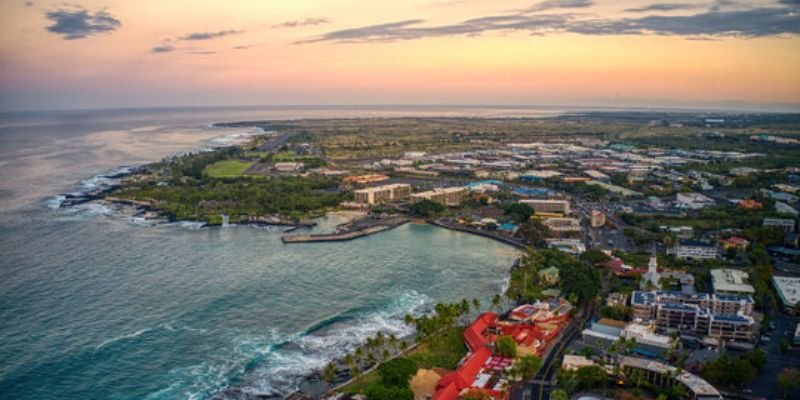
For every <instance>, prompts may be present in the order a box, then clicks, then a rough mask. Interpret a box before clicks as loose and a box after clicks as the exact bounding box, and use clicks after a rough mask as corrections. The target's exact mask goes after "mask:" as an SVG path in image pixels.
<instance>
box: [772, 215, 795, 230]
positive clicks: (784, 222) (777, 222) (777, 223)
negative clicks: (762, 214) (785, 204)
mask: <svg viewBox="0 0 800 400" xmlns="http://www.w3.org/2000/svg"><path fill="white" fill-rule="evenodd" d="M794 225H795V221H794V220H793V219H789V218H764V226H774V227H778V228H780V229H783V231H784V232H794Z"/></svg>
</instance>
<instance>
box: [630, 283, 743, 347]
mask: <svg viewBox="0 0 800 400" xmlns="http://www.w3.org/2000/svg"><path fill="white" fill-rule="evenodd" d="M631 307H632V309H633V316H634V318H640V319H642V320H643V321H654V322H655V327H656V328H657V329H658V330H659V331H661V332H681V333H691V334H697V335H702V336H707V337H711V338H715V339H720V340H730V341H739V342H751V341H753V339H754V337H755V332H756V330H757V329H756V328H757V326H756V322H755V320H754V319H753V317H752V315H753V299H752V297H750V296H745V295H732V294H712V295H709V294H692V295H686V294H683V293H679V292H662V291H651V292H640V291H635V292H633V293H632V295H631Z"/></svg>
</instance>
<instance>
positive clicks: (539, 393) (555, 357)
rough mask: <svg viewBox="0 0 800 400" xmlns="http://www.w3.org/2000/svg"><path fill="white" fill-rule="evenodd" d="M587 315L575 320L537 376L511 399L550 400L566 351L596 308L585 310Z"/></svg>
mask: <svg viewBox="0 0 800 400" xmlns="http://www.w3.org/2000/svg"><path fill="white" fill-rule="evenodd" d="M584 311H585V312H586V313H585V315H583V316H582V317H581V318H580V319H574V320H572V321H571V322H570V324H569V326H567V329H565V330H564V331H563V332H562V333H561V335H560V336H559V340H558V342H556V343H555V345H554V346H553V348H552V349H550V352H549V353H547V356H546V357H545V359H544V361H543V362H542V367H541V368H539V372H537V373H536V375H535V376H534V377H533V378H531V379H528V380H526V381H525V382H523V383H522V384H520V385H517V386H515V387H514V388H513V389H512V393H511V398H512V399H513V400H549V399H550V392H551V391H552V390H553V389H555V388H556V387H555V384H554V383H553V381H554V380H555V375H556V373H557V372H558V368H559V367H560V366H561V359H562V358H563V356H564V349H566V348H567V346H568V345H569V344H570V343H572V341H573V340H575V338H576V337H578V335H579V334H580V332H581V330H582V329H583V325H584V324H585V323H586V321H587V320H588V319H589V318H590V317H591V315H592V314H593V313H594V306H591V307H589V308H588V309H586V310H584Z"/></svg>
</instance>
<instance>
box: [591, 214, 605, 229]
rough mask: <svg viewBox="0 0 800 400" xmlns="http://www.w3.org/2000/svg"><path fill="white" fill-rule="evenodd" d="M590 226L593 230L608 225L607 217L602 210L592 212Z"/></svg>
mask: <svg viewBox="0 0 800 400" xmlns="http://www.w3.org/2000/svg"><path fill="white" fill-rule="evenodd" d="M589 224H590V225H591V226H592V228H599V227H601V226H603V225H605V224H606V215H605V214H604V213H603V212H602V211H600V210H592V212H591V213H590V214H589Z"/></svg>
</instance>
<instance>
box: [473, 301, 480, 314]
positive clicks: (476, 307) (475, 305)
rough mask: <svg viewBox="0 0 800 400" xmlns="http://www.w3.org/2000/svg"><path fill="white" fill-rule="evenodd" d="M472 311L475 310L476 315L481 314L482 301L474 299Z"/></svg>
mask: <svg viewBox="0 0 800 400" xmlns="http://www.w3.org/2000/svg"><path fill="white" fill-rule="evenodd" d="M472 309H473V310H475V313H477V314H480V312H481V301H480V300H478V299H472Z"/></svg>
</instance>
